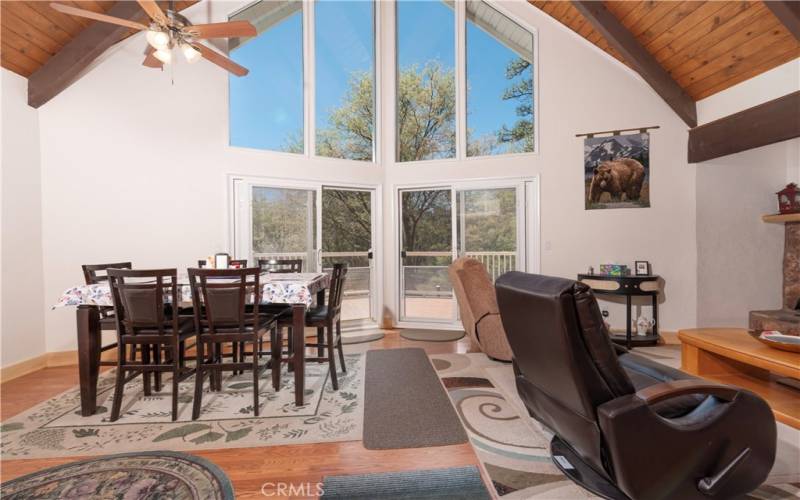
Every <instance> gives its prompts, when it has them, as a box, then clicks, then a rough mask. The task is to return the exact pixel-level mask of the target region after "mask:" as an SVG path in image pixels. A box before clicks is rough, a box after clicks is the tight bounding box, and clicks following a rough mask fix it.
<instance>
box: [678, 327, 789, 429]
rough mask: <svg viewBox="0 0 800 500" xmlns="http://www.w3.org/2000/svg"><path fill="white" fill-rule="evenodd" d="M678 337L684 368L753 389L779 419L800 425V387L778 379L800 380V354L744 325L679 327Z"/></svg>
mask: <svg viewBox="0 0 800 500" xmlns="http://www.w3.org/2000/svg"><path fill="white" fill-rule="evenodd" d="M678 338H679V339H680V341H681V369H682V370H683V371H685V372H687V373H691V374H692V375H697V376H700V377H703V378H707V379H709V380H714V381H716V382H720V383H723V384H730V385H735V386H739V387H742V388H744V389H748V390H751V391H753V392H755V393H756V394H758V395H759V396H761V397H762V398H764V399H765V400H766V401H767V403H769V405H770V407H771V408H772V411H773V412H774V413H775V418H776V419H777V420H779V421H780V422H783V423H784V424H786V425H790V426H792V427H794V428H796V429H800V390H798V389H794V388H792V387H790V386H788V385H785V384H783V383H779V382H777V380H778V379H781V378H786V377H789V378H792V379H795V382H796V383H798V382H800V354H798V353H793V352H787V351H781V350H778V349H773V348H772V347H769V346H766V345H764V344H762V343H761V342H759V341H757V340H756V339H754V338H752V337H751V336H750V335H749V334H748V333H747V330H744V329H741V328H697V329H691V330H679V331H678Z"/></svg>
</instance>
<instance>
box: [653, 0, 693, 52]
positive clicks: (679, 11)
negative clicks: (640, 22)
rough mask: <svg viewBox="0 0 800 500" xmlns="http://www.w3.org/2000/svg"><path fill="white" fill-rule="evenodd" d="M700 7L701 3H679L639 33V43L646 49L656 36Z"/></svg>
mask: <svg viewBox="0 0 800 500" xmlns="http://www.w3.org/2000/svg"><path fill="white" fill-rule="evenodd" d="M702 5H703V2H696V1H689V2H680V3H679V4H678V5H677V7H676V8H674V9H672V10H671V11H670V12H669V13H667V15H665V16H664V17H662V18H661V19H659V20H658V21H657V22H656V23H654V24H653V25H651V26H650V27H649V28H647V29H646V30H644V31H643V32H642V33H640V34H639V37H638V38H639V43H641V44H642V45H644V46H645V47H647V44H649V43H650V42H651V41H653V40H654V39H655V38H656V37H657V36H659V35H660V34H662V33H664V32H665V31H667V30H668V29H669V28H670V27H671V26H674V25H675V24H677V23H679V22H680V21H681V20H682V19H685V18H686V17H688V16H690V15H691V14H692V13H693V12H694V11H696V10H697V9H699V8H700V7H701V6H702Z"/></svg>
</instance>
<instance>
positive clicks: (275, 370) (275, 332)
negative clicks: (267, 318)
mask: <svg viewBox="0 0 800 500" xmlns="http://www.w3.org/2000/svg"><path fill="white" fill-rule="evenodd" d="M282 337H283V335H281V331H280V329H279V328H277V327H274V328H273V329H272V330H271V331H270V341H269V344H270V357H271V361H272V387H273V388H274V389H275V390H276V391H278V390H280V388H281V351H283V338H282Z"/></svg>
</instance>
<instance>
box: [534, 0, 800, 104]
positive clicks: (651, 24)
mask: <svg viewBox="0 0 800 500" xmlns="http://www.w3.org/2000/svg"><path fill="white" fill-rule="evenodd" d="M530 3H531V4H533V5H534V6H536V7H538V8H539V9H541V10H543V11H544V12H546V13H547V14H549V15H550V16H552V17H553V18H555V19H556V20H558V21H559V22H561V23H562V24H564V25H566V26H567V27H569V28H570V29H571V30H573V31H574V32H576V33H578V34H579V35H581V36H582V37H584V38H585V39H587V40H589V41H590V42H592V43H593V44H595V45H597V46H598V47H599V48H601V49H603V50H604V51H606V52H607V53H609V54H610V55H611V56H613V57H615V58H616V59H618V60H620V61H622V62H623V63H626V64H628V62H627V61H625V58H624V57H623V56H622V55H621V54H620V53H619V51H617V50H616V49H615V48H614V47H612V46H611V44H609V42H608V41H607V40H606V39H605V38H604V37H603V35H602V34H601V33H600V32H598V31H597V30H596V29H595V27H594V26H593V25H592V23H591V22H589V20H587V19H586V17H584V16H583V15H582V14H581V12H580V11H579V10H578V9H577V8H576V6H575V5H573V3H572V2H564V1H540V0H535V1H530ZM603 4H604V5H605V7H606V9H608V10H609V11H610V12H611V13H612V14H613V15H614V16H615V17H616V18H617V19H618V20H619V21H620V23H621V24H622V25H623V26H624V27H625V28H626V29H627V30H628V31H630V32H631V34H633V35H634V36H635V37H636V39H637V40H638V42H639V44H640V45H641V46H642V47H644V49H645V50H646V51H647V52H648V53H649V54H650V55H651V56H652V57H653V58H654V59H655V60H656V61H657V62H658V64H660V65H661V67H663V68H664V69H665V70H666V71H667V73H668V74H669V75H670V76H671V77H672V79H673V80H675V82H676V83H677V84H678V85H679V86H680V88H681V89H683V91H684V92H685V93H686V94H688V95H689V96H690V97H691V98H692V99H694V100H695V101H697V100H700V99H703V98H704V97H708V96H710V95H713V94H715V93H717V92H720V91H722V90H725V89H726V88H728V87H731V86H733V85H735V84H737V83H739V82H742V81H744V80H747V79H749V78H752V77H754V76H756V75H758V74H760V73H763V72H765V71H767V70H770V69H772V68H774V67H776V66H779V65H781V64H783V63H786V62H788V61H791V60H793V59H795V58H797V57H800V42H798V40H797V39H796V38H795V37H794V36H793V35H792V33H790V32H789V30H788V29H787V28H786V27H785V26H784V25H783V23H782V22H781V21H780V20H779V19H778V18H777V17H776V16H775V15H774V14H773V13H772V12H771V10H770V9H769V8H767V6H766V5H765V4H764V2H762V1H708V2H705V1H704V2H700V1H652V0H649V1H606V2H603Z"/></svg>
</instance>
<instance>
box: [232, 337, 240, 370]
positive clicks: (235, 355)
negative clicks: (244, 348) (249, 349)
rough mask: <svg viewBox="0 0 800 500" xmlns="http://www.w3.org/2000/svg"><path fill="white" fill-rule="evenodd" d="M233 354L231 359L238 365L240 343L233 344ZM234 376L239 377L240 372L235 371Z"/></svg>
mask: <svg viewBox="0 0 800 500" xmlns="http://www.w3.org/2000/svg"><path fill="white" fill-rule="evenodd" d="M231 353H232V357H231V359H232V360H233V362H234V363H238V362H239V343H238V342H231ZM233 374H234V375H239V370H233Z"/></svg>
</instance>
